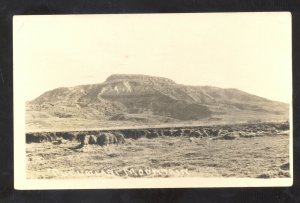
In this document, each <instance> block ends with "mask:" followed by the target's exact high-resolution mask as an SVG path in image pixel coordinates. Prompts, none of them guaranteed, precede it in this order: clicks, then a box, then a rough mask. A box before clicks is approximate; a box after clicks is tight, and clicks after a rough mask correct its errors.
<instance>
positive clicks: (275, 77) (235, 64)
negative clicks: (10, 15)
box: [13, 12, 292, 102]
mask: <svg viewBox="0 0 300 203" xmlns="http://www.w3.org/2000/svg"><path fill="white" fill-rule="evenodd" d="M13 33H14V38H13V43H14V47H13V48H14V50H13V51H14V76H15V77H14V78H15V79H16V78H18V80H22V81H18V84H22V85H23V86H24V91H25V92H24V97H25V100H31V99H34V98H36V97H38V96H39V95H41V94H42V93H44V92H45V91H48V90H51V89H54V88H57V87H68V86H76V85H82V84H93V83H102V82H104V81H105V79H106V78H107V77H108V76H109V75H111V74H114V73H123V74H146V75H152V76H162V77H167V78H170V79H172V80H174V81H175V82H177V83H180V84H186V85H210V86H216V87H222V88H238V89H240V90H243V91H246V92H248V93H252V94H255V95H258V96H262V97H265V98H268V99H272V100H277V101H283V102H290V101H291V91H292V90H291V87H292V86H291V85H292V81H291V78H292V73H291V71H292V55H291V15H290V13H287V12H281V13H275V12H272V13H226V14H225V13H218V14H213V13H210V14H126V15H125V14H118V15H58V16H47V15H45V16H17V17H16V16H15V17H14V31H13Z"/></svg>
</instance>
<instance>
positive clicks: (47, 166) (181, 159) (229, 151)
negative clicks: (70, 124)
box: [26, 134, 290, 178]
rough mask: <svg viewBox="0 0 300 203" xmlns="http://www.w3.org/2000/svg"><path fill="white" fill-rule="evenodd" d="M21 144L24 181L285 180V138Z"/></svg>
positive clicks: (127, 140)
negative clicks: (143, 179)
mask: <svg viewBox="0 0 300 203" xmlns="http://www.w3.org/2000/svg"><path fill="white" fill-rule="evenodd" d="M78 144H79V143H78V142H76V141H72V142H71V141H65V142H64V143H62V144H60V145H55V144H53V143H51V142H46V143H31V144H26V158H27V178H91V177H92V178H95V177H99V178H103V177H105V178H120V177H121V178H127V177H136V178H139V177H183V176H184V177H250V178H275V177H289V175H290V174H289V161H288V160H289V156H288V155H289V151H288V149H289V136H288V135H287V134H283V135H276V136H263V137H252V138H237V139H234V140H212V139H211V138H194V139H193V140H190V139H189V138H187V137H164V136H162V137H159V138H153V139H147V138H140V139H137V140H132V139H126V143H125V144H122V145H118V146H117V145H109V146H104V147H101V146H98V145H86V146H84V147H83V148H79V149H76V146H77V145H78Z"/></svg>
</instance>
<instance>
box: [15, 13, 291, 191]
mask: <svg viewBox="0 0 300 203" xmlns="http://www.w3.org/2000/svg"><path fill="white" fill-rule="evenodd" d="M291 43H292V41H291V15H290V13H288V12H251V13H250V12H245V13H185V14H184V13H173V14H99V15H27V16H25V15H24V16H22V15H19V16H14V18H13V62H14V64H13V66H14V67H13V71H14V72H13V74H14V76H13V77H14V163H15V166H14V170H15V171H14V177H15V187H16V188H17V189H88V188H90V189H93V188H99V189H101V188H186V187H199V188H201V187H256V186H260V187H268V186H291V185H292V183H293V157H292V144H293V140H292V124H293V120H292V112H293V111H292V44H291Z"/></svg>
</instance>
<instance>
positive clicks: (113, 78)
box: [105, 74, 176, 84]
mask: <svg viewBox="0 0 300 203" xmlns="http://www.w3.org/2000/svg"><path fill="white" fill-rule="evenodd" d="M116 80H144V81H152V82H163V83H172V84H176V83H175V82H174V81H173V80H171V79H168V78H164V77H158V76H148V75H142V74H113V75H111V76H109V77H108V78H107V79H106V81H105V82H111V81H116Z"/></svg>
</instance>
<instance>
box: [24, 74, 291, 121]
mask: <svg viewBox="0 0 300 203" xmlns="http://www.w3.org/2000/svg"><path fill="white" fill-rule="evenodd" d="M26 110H27V120H30V119H33V118H40V117H41V116H40V115H43V116H45V115H47V116H48V117H52V118H70V119H71V118H78V119H88V120H112V121H116V120H122V119H123V120H124V119H125V120H126V119H127V118H128V119H129V118H130V119H131V120H133V121H134V122H148V121H149V119H146V118H147V117H148V118H150V117H151V119H150V120H151V122H154V123H155V120H156V119H157V122H173V121H176V122H179V121H188V120H203V119H211V118H219V119H223V118H225V117H231V118H233V117H234V116H236V117H237V118H236V119H242V118H246V119H258V118H265V119H271V118H274V116H275V117H276V118H277V117H278V118H280V119H288V105H287V104H284V103H281V102H275V101H271V100H267V99H264V98H261V97H258V96H255V95H251V94H248V93H246V92H243V91H240V90H238V89H222V88H217V87H210V86H185V85H181V84H177V83H175V82H174V81H172V80H170V79H167V78H162V77H153V76H146V75H122V74H116V75H111V76H110V77H108V78H107V79H106V81H105V82H103V83H100V84H92V85H80V86H76V87H63V88H57V89H54V90H51V91H48V92H45V93H44V94H42V95H41V96H39V97H38V98H36V99H34V100H32V101H30V102H27V104H26ZM134 117H135V118H137V119H134ZM141 118H144V119H141ZM40 119H43V118H40Z"/></svg>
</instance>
